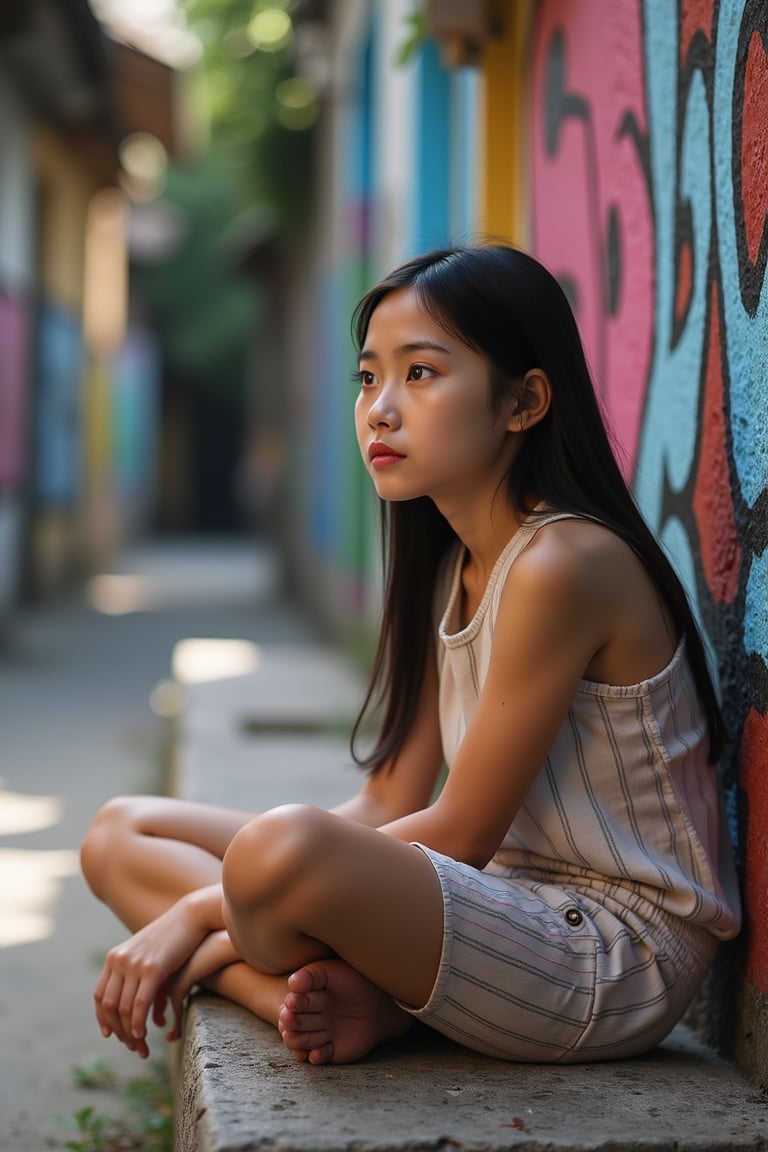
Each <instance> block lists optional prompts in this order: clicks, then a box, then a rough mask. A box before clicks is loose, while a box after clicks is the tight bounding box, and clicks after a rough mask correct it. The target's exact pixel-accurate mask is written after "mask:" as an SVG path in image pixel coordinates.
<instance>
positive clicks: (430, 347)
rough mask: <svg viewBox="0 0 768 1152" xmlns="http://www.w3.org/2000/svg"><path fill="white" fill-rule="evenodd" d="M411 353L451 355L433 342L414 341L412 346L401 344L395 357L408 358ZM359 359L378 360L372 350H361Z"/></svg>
mask: <svg viewBox="0 0 768 1152" xmlns="http://www.w3.org/2000/svg"><path fill="white" fill-rule="evenodd" d="M413 352H442V353H443V354H444V355H445V356H450V355H451V352H450V349H449V348H444V347H443V345H442V344H436V343H435V341H434V340H416V341H414V342H413V343H412V344H401V345H400V347H399V348H395V355H396V356H410V355H411V354H412V353H413ZM359 359H360V360H378V359H379V357H378V355H377V353H376V352H374V351H373V350H372V349H370V348H363V350H362V351H361V353H360V356H359Z"/></svg>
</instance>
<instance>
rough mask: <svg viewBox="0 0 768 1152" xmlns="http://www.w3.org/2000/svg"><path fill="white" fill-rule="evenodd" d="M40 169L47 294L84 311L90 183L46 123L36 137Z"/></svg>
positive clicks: (43, 278) (43, 284) (41, 254)
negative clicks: (84, 275) (85, 248)
mask: <svg viewBox="0 0 768 1152" xmlns="http://www.w3.org/2000/svg"><path fill="white" fill-rule="evenodd" d="M34 163H35V169H36V172H37V174H38V188H39V192H40V204H39V209H38V211H39V231H38V237H39V244H40V247H39V256H38V264H39V285H40V289H41V291H42V294H43V295H44V296H45V297H46V298H47V299H49V300H50V301H52V302H53V303H55V304H58V305H59V306H60V307H62V308H65V309H67V310H68V311H70V312H73V313H79V311H80V307H81V303H82V294H83V251H84V236H85V215H86V209H87V206H88V200H89V197H90V195H91V191H92V189H91V186H90V183H89V181H88V179H87V177H86V175H85V173H84V171H83V167H82V164H78V162H77V159H76V158H74V157H73V155H72V151H71V149H67V148H66V146H65V144H64V142H63V141H62V140H60V139H59V138H58V136H57V135H56V134H55V133H54V132H52V131H50V130H49V129H46V128H41V129H40V130H39V131H38V132H37V135H36V137H35V143H34Z"/></svg>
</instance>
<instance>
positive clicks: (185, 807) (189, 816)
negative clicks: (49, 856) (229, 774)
mask: <svg viewBox="0 0 768 1152" xmlns="http://www.w3.org/2000/svg"><path fill="white" fill-rule="evenodd" d="M251 819H252V816H249V815H248V814H247V813H243V812H236V811H233V810H231V809H228V808H214V807H209V806H208V805H204V804H193V803H191V802H190V801H186V800H169V799H165V798H163V797H159V796H129V797H119V798H117V799H115V800H110V801H109V803H108V804H105V806H104V807H103V808H102V809H101V811H100V812H99V813H98V814H97V816H96V818H95V820H94V821H93V823H92V825H91V827H90V829H89V830H88V833H87V835H86V838H85V840H84V842H83V846H82V849H81V853H80V862H81V867H82V870H83V875H84V876H85V878H86V880H87V882H88V884H89V886H90V888H91V890H92V892H93V893H94V895H95V896H97V897H98V898H99V899H100V900H102V901H104V903H105V904H107V905H108V906H109V907H110V908H111V909H112V911H113V912H114V913H115V915H116V916H117V917H118V918H119V919H120V920H121V921H122V922H123V924H125V926H126V927H127V928H129V929H130V930H131V931H132V932H136V931H137V930H138V929H139V928H143V927H144V925H145V924H148V923H149V922H150V921H151V920H154V919H156V917H158V916H159V915H160V914H161V913H162V912H164V911H165V910H166V909H167V908H169V907H170V905H171V904H173V903H175V902H176V900H178V899H179V898H180V897H181V896H184V895H186V893H188V892H192V891H194V890H195V889H197V888H203V887H205V886H206V885H208V884H215V883H217V882H218V881H220V880H221V861H222V859H223V857H224V853H225V852H226V850H227V847H228V845H229V844H230V842H231V840H232V838H233V836H234V835H235V834H236V833H237V832H238V831H239V830H240V829H241V828H242V827H244V826H245V825H246V824H247V823H248V821H249V820H251Z"/></svg>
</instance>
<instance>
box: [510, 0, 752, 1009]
mask: <svg viewBox="0 0 768 1152" xmlns="http://www.w3.org/2000/svg"><path fill="white" fill-rule="evenodd" d="M532 34H533V44H532V61H533V65H532V73H531V84H532V88H531V92H530V97H531V106H532V111H533V123H532V132H531V139H530V157H529V160H530V172H531V189H530V191H531V205H532V219H531V230H532V231H531V236H532V248H533V250H534V251H535V252H536V253H537V255H539V257H540V258H541V259H542V260H543V261H544V262H545V263H546V264H547V265H548V266H549V267H550V268H551V270H552V271H553V272H554V273H555V274H556V275H557V276H558V277H559V278H560V279H561V282H562V283H563V284H564V286H565V288H566V291H567V292H568V294H569V296H570V298H571V300H572V303H573V305H574V308H575V310H576V313H577V316H578V319H579V323H580V326H581V330H582V334H583V337H584V341H585V344H586V347H587V351H588V356H589V359H590V363H591V366H592V369H593V372H594V375H595V379H596V383H597V386H598V389H599V391H600V394H601V396H602V398H603V401H604V403H605V407H606V410H607V412H608V413H609V417H610V421H611V424H612V427H613V431H614V435H615V439H616V441H617V445H618V447H619V451H620V455H621V458H622V461H623V464H624V467H625V471H626V474H627V476H628V477H629V478H630V479H631V480H632V482H633V484H634V486H635V489H636V491H637V495H638V499H639V501H640V503H641V506H642V507H643V510H644V512H645V513H646V516H647V517H648V519H649V521H650V522H651V524H652V526H653V527H654V528H655V529H656V531H657V533H658V534H659V536H660V537H661V538H662V540H663V541H664V543H665V544H666V546H667V548H668V550H669V551H670V553H671V554H672V555H673V557H674V559H675V562H676V564H677V567H678V570H679V571H680V573H681V575H682V576H683V578H684V579H685V581H686V584H687V586H688V589H689V591H690V594H691V597H692V599H693V602H694V604H695V606H696V610H697V612H698V615H699V618H700V620H701V622H702V625H703V628H704V631H705V633H706V636H707V638H708V641H709V645H710V649H711V652H712V655H713V657H714V660H715V663H716V666H717V670H718V675H719V678H720V687H721V691H722V697H723V705H724V711H725V716H726V721H727V723H728V726H729V730H730V732H731V734H732V749H731V753H730V755H729V757H728V759H727V762H726V763H725V765H724V772H725V781H726V786H727V792H728V795H729V798H730V802H731V813H730V815H731V824H732V832H733V835H734V838H735V840H736V842H737V848H738V854H739V858H740V863H741V866H742V875H743V880H744V895H745V907H746V913H747V917H746V918H747V927H746V931H745V935H744V941H743V946H744V950H745V952H744V955H745V960H744V971H745V976H746V979H747V981H749V983H750V984H751V986H752V987H753V989H755V990H757V993H758V994H760V995H765V994H768V897H767V896H766V893H768V278H767V277H766V261H767V260H768V4H766V3H765V0H719V2H718V0H615V2H614V3H612V4H606V3H604V2H603V0H579V3H578V4H573V3H571V2H569V0H542V2H541V3H540V4H539V5H538V6H537V8H536V10H535V17H534V22H533V30H532ZM563 189H567V190H568V195H567V196H563Z"/></svg>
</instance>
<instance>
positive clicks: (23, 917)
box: [0, 848, 80, 948]
mask: <svg viewBox="0 0 768 1152" xmlns="http://www.w3.org/2000/svg"><path fill="white" fill-rule="evenodd" d="M79 870H80V864H79V856H78V853H77V852H75V851H72V850H69V849H60V850H55V851H49V852H44V851H25V850H24V849H20V848H0V948H9V947H11V946H12V945H16V944H31V943H34V942H35V941H37V940H45V939H46V938H47V937H49V936H51V935H53V929H54V916H53V911H54V904H55V901H56V897H57V895H58V891H59V884H60V881H61V880H64V879H65V878H67V877H69V876H75V875H77V873H78V872H79Z"/></svg>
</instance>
